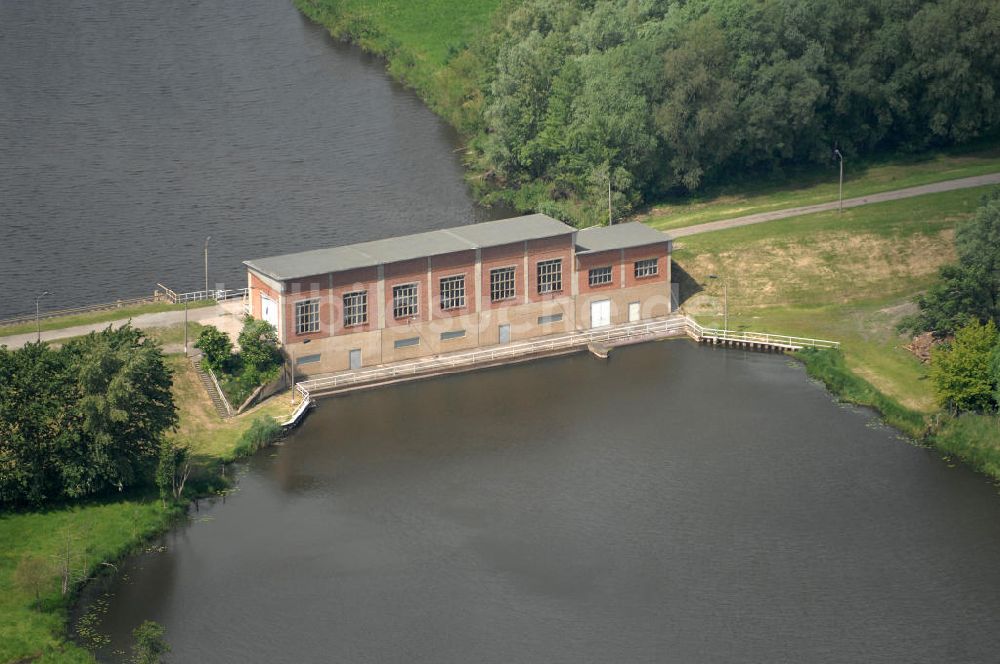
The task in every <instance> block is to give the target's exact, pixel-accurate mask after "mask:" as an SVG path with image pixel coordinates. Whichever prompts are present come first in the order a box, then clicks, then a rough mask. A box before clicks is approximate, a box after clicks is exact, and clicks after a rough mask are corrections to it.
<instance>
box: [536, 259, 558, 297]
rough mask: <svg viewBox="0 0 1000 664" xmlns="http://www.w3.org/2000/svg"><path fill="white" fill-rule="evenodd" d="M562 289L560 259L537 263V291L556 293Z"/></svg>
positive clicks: (540, 292)
mask: <svg viewBox="0 0 1000 664" xmlns="http://www.w3.org/2000/svg"><path fill="white" fill-rule="evenodd" d="M561 290H562V259H561V258H556V259H554V260H550V261H540V262H539V263H538V293H539V294H542V293H556V292H559V291H561Z"/></svg>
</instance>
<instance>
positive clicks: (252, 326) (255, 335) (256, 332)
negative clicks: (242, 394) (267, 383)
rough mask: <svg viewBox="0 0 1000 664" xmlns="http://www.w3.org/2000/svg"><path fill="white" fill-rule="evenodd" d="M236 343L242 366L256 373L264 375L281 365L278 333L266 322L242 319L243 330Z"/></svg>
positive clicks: (247, 318) (249, 318)
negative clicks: (238, 347)
mask: <svg viewBox="0 0 1000 664" xmlns="http://www.w3.org/2000/svg"><path fill="white" fill-rule="evenodd" d="M237 341H238V342H239V344H240V358H242V360H243V363H244V365H245V366H247V367H249V368H252V369H254V370H255V371H256V372H257V373H260V374H266V373H267V372H268V371H270V370H271V368H272V367H276V366H278V365H279V364H281V355H280V354H279V353H278V331H277V330H275V329H274V326H273V325H271V324H270V323H268V322H267V321H263V320H257V319H255V318H252V317H251V316H247V317H246V318H245V319H243V330H242V331H241V332H240V336H239V338H238V339H237Z"/></svg>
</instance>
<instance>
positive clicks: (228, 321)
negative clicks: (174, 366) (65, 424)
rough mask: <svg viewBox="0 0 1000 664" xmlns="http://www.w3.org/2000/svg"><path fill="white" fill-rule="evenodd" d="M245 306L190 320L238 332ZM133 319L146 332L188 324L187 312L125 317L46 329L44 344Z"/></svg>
mask: <svg viewBox="0 0 1000 664" xmlns="http://www.w3.org/2000/svg"><path fill="white" fill-rule="evenodd" d="M242 306H243V305H242V303H240V302H237V303H236V304H235V305H234V304H232V303H230V304H216V305H215V306H213V307H199V308H197V309H189V310H188V320H189V321H191V322H196V323H204V324H209V325H215V326H216V327H218V328H220V329H227V328H232V327H233V326H235V329H236V331H237V332H238V331H239V325H240V323H239V313H240V310H241V309H242ZM129 320H131V321H132V324H133V325H134V326H135V327H140V328H144V329H149V328H154V327H170V326H172V325H181V324H183V323H184V311H183V310H180V311H161V312H158V313H155V314H142V315H140V316H135V317H133V318H131V319H128V318H124V319H121V320H114V321H105V322H103V323H92V324H90V325H77V326H75V327H64V328H61V329H58V330H42V341H54V340H56V339H65V338H67V337H78V336H81V335H84V334H89V333H90V332H98V331H100V330H103V329H105V328H106V327H107V326H108V325H111V326H112V327H116V328H117V327H121V326H122V325H124V324H125V323H127V322H129ZM35 338H36V335H35V333H34V332H31V333H29V334H15V335H13V336H9V337H0V346H7V347H8V348H11V349H14V348H20V347H21V346H23V345H24V344H26V343H28V342H31V341H34V340H35ZM192 341H193V340H192ZM165 350H166V351H167V352H172V351H176V350H177V349H176V348H172V347H171V348H167V349H165Z"/></svg>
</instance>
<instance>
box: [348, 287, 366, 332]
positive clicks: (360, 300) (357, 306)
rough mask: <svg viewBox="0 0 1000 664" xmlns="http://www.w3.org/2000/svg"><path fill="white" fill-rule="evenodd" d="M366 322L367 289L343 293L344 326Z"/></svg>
mask: <svg viewBox="0 0 1000 664" xmlns="http://www.w3.org/2000/svg"><path fill="white" fill-rule="evenodd" d="M367 322H368V291H354V292H353V293H344V327H351V326H352V325H364V324H365V323H367Z"/></svg>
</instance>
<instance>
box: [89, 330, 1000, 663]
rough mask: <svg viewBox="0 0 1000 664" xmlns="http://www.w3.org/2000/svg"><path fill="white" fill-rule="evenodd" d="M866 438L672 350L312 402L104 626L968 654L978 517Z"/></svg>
mask: <svg viewBox="0 0 1000 664" xmlns="http://www.w3.org/2000/svg"><path fill="white" fill-rule="evenodd" d="M869 421H870V418H869V416H868V414H867V413H865V412H862V411H845V410H843V409H841V408H840V407H838V406H837V405H836V404H835V403H833V402H832V400H831V399H830V397H829V395H827V394H826V393H825V392H824V391H822V389H820V388H819V387H818V386H816V385H813V384H811V383H810V382H809V381H808V380H807V379H806V378H805V376H804V374H803V372H802V371H801V368H799V367H797V366H794V365H790V364H789V363H788V362H787V361H786V360H785V359H784V358H781V357H777V356H769V355H762V354H753V353H745V352H740V351H725V350H721V349H709V348H700V347H697V346H695V345H693V344H691V343H689V342H686V341H671V342H664V343H656V344H646V345H644V346H640V347H634V348H628V349H618V350H615V351H614V352H613V353H612V356H611V358H610V360H608V361H606V362H602V361H598V360H596V359H594V358H592V357H590V356H588V355H576V356H572V357H566V358H559V359H552V360H547V361H543V362H537V363H532V364H526V365H522V366H517V367H509V368H504V369H495V370H489V371H483V372H479V373H476V374H471V375H463V376H453V377H445V378H440V379H434V380H431V381H426V382H423V383H414V384H410V385H402V386H397V387H393V388H389V389H382V390H378V391H373V392H370V393H360V394H356V395H353V396H350V397H346V398H338V399H332V400H329V401H326V402H324V403H323V404H322V406H321V407H320V408H319V409H317V410H316V411H315V412H314V413H313V414H312V415H311V416H310V417H309V419H308V420H307V421H306V422H305V423H304V425H303V426H302V427H301V428H300V429H299V430H298V431H297V432H296V433H295V435H294V436H292V437H291V438H290V439H288V441H287V443H286V444H285V445H284V446H282V447H280V448H277V449H274V450H271V451H269V452H267V453H265V454H263V455H260V456H258V457H256V458H255V459H253V460H252V461H251V462H250V463H249V464H248V466H247V469H248V471H247V474H246V475H245V476H244V477H243V478H242V480H241V482H240V491H239V492H238V493H237V494H236V495H235V496H234V497H233V498H231V499H230V500H229V501H228V503H227V505H226V506H225V507H224V508H220V507H219V506H216V507H215V508H212V510H210V513H211V515H212V516H214V517H215V519H214V520H213V521H211V522H208V523H203V524H194V525H192V526H190V527H188V528H187V529H184V530H181V531H178V532H177V533H174V534H172V535H171V536H169V537H168V538H167V542H168V552H167V553H165V554H160V557H162V558H169V559H170V562H169V563H164V564H168V565H169V566H171V574H170V575H169V576H168V575H166V574H165V573H162V571H161V570H159V569H158V568H146V569H141V570H136V571H134V572H132V573H131V576H132V580H131V581H130V582H129V583H116V584H114V589H115V592H116V598H115V600H114V602H113V603H112V605H111V608H110V610H109V613H108V615H107V618H106V620H105V625H104V626H105V628H106V629H108V630H109V631H110V632H111V633H112V635H114V637H115V639H116V640H117V642H121V641H120V640H121V639H123V638H125V637H127V634H128V631H129V630H130V629H131V628H132V627H133V626H134V623H136V622H137V621H139V620H140V619H142V618H143V617H146V616H149V617H153V618H154V619H157V620H161V621H162V622H163V623H164V624H165V625H166V626H167V630H168V634H169V635H170V640H171V645H172V646H173V647H174V650H175V652H176V653H177V657H178V658H179V659H180V660H181V661H188V660H189V659H192V658H195V659H197V658H199V657H200V658H202V659H211V660H212V661H221V662H227V661H232V662H236V661H276V660H281V661H289V660H295V661H306V660H308V661H313V660H317V659H322V660H334V661H345V662H347V661H351V662H354V661H407V662H413V661H426V662H442V661H444V662H460V661H469V660H470V659H475V660H477V661H488V662H510V661H574V662H579V661H588V662H598V661H649V662H653V661H664V660H668V661H673V660H677V661H709V662H731V661H809V662H816V661H818V662H824V661H829V662H839V661H875V662H898V661H918V662H922V661H927V662H931V661H951V660H953V659H955V657H956V656H958V659H965V660H967V661H989V658H990V656H991V653H992V652H993V651H994V649H995V647H996V646H997V645H1000V643H998V641H1000V637H997V636H996V635H995V630H992V629H989V625H990V623H991V621H992V616H994V615H996V613H997V611H1000V592H998V589H1000V570H997V568H996V565H995V564H994V561H995V560H996V557H997V555H998V554H1000V527H998V525H997V524H1000V501H998V500H997V497H996V495H995V491H994V490H993V489H992V487H991V486H990V485H989V484H988V483H987V482H985V481H983V479H982V478H980V477H977V476H975V475H972V474H971V473H968V472H966V471H964V470H961V469H954V470H952V469H948V467H947V466H946V465H945V464H944V463H942V462H941V461H940V460H938V459H937V458H936V457H935V456H934V455H933V454H931V453H930V452H928V451H927V450H924V449H921V448H916V447H913V446H910V445H906V444H903V443H901V442H900V441H898V440H897V439H896V437H895V435H894V434H892V432H891V431H887V430H883V429H879V428H870V427H869V426H868V423H869ZM142 561H143V558H140V559H138V561H137V562H136V564H141V565H145V564H146V563H144V562H142ZM161 574H162V576H161ZM164 584H167V585H169V588H167V587H165V585H164ZM942 607H946V608H945V609H942ZM262 634H266V637H262V636H261V635H262ZM959 655H960V656H959Z"/></svg>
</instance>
